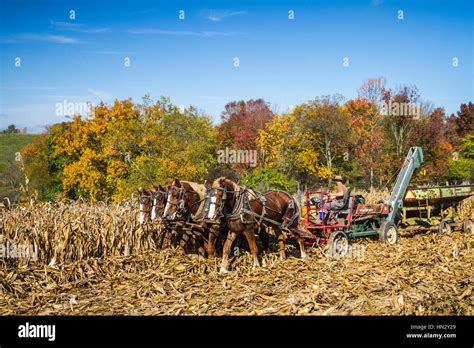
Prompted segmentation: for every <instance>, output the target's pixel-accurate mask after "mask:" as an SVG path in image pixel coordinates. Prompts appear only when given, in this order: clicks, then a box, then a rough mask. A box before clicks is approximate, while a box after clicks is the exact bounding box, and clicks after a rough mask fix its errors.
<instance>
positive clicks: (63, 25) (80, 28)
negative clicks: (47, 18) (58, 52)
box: [51, 21, 110, 33]
mask: <svg viewBox="0 0 474 348" xmlns="http://www.w3.org/2000/svg"><path fill="white" fill-rule="evenodd" d="M51 26H52V27H53V28H55V29H59V30H69V31H75V32H79V33H105V32H107V31H109V30H110V28H106V27H104V28H95V27H90V26H87V25H85V24H81V23H70V22H56V21H51Z"/></svg>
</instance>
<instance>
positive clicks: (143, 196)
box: [138, 188, 153, 225]
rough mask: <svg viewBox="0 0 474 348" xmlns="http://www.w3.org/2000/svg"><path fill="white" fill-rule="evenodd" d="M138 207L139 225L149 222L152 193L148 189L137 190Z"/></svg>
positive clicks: (151, 208)
mask: <svg viewBox="0 0 474 348" xmlns="http://www.w3.org/2000/svg"><path fill="white" fill-rule="evenodd" d="M138 194H139V197H138V206H139V209H140V225H144V224H147V223H150V222H151V213H152V210H153V192H152V190H150V189H142V188H139V189H138Z"/></svg>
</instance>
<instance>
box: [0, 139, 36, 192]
mask: <svg viewBox="0 0 474 348" xmlns="http://www.w3.org/2000/svg"><path fill="white" fill-rule="evenodd" d="M37 136H38V135H37V134H20V133H5V134H2V133H0V197H4V196H9V197H10V199H15V196H16V195H15V194H14V193H13V192H12V191H11V184H9V183H8V181H9V180H11V179H12V175H14V174H13V173H12V172H11V171H12V166H11V165H8V164H9V163H12V162H13V161H15V153H16V152H19V151H20V150H21V148H22V147H23V146H25V145H26V144H28V143H31V142H32V141H33V139H34V138H35V137H37Z"/></svg>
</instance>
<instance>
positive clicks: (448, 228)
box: [438, 220, 451, 233]
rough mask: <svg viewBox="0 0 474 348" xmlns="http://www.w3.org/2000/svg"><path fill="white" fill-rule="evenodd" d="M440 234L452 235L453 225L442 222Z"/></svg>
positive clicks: (439, 228) (439, 229)
mask: <svg viewBox="0 0 474 348" xmlns="http://www.w3.org/2000/svg"><path fill="white" fill-rule="evenodd" d="M438 232H439V233H450V232H451V225H450V224H449V223H448V222H447V221H444V220H443V221H441V223H440V224H439V227H438Z"/></svg>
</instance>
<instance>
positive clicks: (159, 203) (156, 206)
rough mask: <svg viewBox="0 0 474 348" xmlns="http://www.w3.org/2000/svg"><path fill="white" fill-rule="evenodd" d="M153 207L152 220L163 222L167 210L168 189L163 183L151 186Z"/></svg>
mask: <svg viewBox="0 0 474 348" xmlns="http://www.w3.org/2000/svg"><path fill="white" fill-rule="evenodd" d="M151 192H152V203H153V208H152V211H151V221H155V220H158V221H160V222H161V218H162V216H163V212H164V210H165V205H166V200H167V191H166V188H164V187H163V186H161V185H158V186H157V185H153V187H152V188H151Z"/></svg>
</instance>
